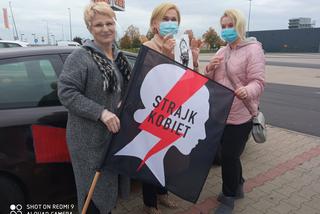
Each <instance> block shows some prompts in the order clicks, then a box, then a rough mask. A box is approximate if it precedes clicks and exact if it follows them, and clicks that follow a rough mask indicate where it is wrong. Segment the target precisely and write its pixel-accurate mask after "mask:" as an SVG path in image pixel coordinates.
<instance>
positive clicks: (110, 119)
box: [100, 109, 120, 133]
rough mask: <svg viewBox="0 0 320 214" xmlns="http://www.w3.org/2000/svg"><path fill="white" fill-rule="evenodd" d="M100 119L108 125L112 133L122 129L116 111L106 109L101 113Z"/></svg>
mask: <svg viewBox="0 0 320 214" xmlns="http://www.w3.org/2000/svg"><path fill="white" fill-rule="evenodd" d="M100 120H101V121H102V122H103V123H104V124H105V125H106V126H107V128H108V130H109V131H110V132H112V133H117V132H118V131H119V129H120V120H119V118H118V117H117V115H115V114H114V113H112V112H110V111H108V110H107V109H104V110H103V111H102V113H101V117H100Z"/></svg>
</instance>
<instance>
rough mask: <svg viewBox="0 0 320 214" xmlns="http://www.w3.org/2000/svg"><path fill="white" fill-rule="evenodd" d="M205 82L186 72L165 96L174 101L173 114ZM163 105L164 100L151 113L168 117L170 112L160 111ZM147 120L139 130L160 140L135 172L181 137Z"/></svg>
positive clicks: (203, 78) (197, 76)
mask: <svg viewBox="0 0 320 214" xmlns="http://www.w3.org/2000/svg"><path fill="white" fill-rule="evenodd" d="M207 81H208V79H207V78H205V77H202V76H201V75H199V74H196V73H195V72H193V71H191V70H186V72H185V73H184V74H183V76H182V77H181V78H180V80H179V81H178V82H177V83H176V84H175V85H174V86H173V87H172V89H171V90H170V91H169V92H168V94H167V95H166V96H165V98H166V99H167V100H174V101H175V104H176V106H175V107H174V109H173V112H174V111H176V110H177V109H178V108H179V107H180V106H181V105H182V104H183V103H185V102H186V101H187V100H188V99H189V98H190V97H192V96H193V95H194V94H195V93H196V92H197V91H198V90H199V89H200V88H201V87H202V86H204V85H205V84H206V83H207ZM163 103H164V99H162V101H161V102H160V104H159V105H158V106H157V107H156V108H155V109H153V112H156V113H161V114H162V115H163V116H164V119H165V118H167V117H168V116H169V115H170V112H167V111H162V110H161V106H163ZM147 118H148V117H147ZM147 118H146V119H144V121H143V122H142V123H141V124H140V126H139V128H140V129H141V130H144V131H147V132H149V133H151V134H152V135H155V136H157V137H159V138H160V139H161V140H160V141H159V142H158V143H157V144H156V145H154V146H153V147H152V148H151V149H150V150H149V151H148V153H147V154H146V155H145V157H144V159H143V160H142V161H141V163H140V165H139V167H138V169H137V171H139V170H140V169H141V167H142V166H143V165H144V164H145V162H146V161H147V160H148V159H149V158H150V157H151V156H152V155H154V154H156V153H157V152H159V151H161V150H163V149H164V148H166V147H167V146H169V145H171V144H172V143H174V142H175V141H176V140H178V139H179V138H180V137H181V135H177V134H175V133H172V132H171V131H170V130H169V129H163V128H159V127H157V126H156V125H155V124H152V123H148V121H147Z"/></svg>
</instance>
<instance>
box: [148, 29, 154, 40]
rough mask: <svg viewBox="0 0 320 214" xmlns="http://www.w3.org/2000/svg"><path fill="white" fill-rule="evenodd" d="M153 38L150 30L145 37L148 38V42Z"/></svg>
mask: <svg viewBox="0 0 320 214" xmlns="http://www.w3.org/2000/svg"><path fill="white" fill-rule="evenodd" d="M153 36H154V33H152V32H151V31H150V30H149V31H148V33H147V35H146V37H147V38H148V40H151V39H152V38H153Z"/></svg>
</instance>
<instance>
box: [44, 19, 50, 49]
mask: <svg viewBox="0 0 320 214" xmlns="http://www.w3.org/2000/svg"><path fill="white" fill-rule="evenodd" d="M42 21H44V22H45V23H46V25H47V26H46V27H47V42H48V45H50V44H51V42H50V33H49V32H50V31H49V23H48V20H42Z"/></svg>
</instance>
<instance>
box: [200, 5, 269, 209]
mask: <svg viewBox="0 0 320 214" xmlns="http://www.w3.org/2000/svg"><path fill="white" fill-rule="evenodd" d="M220 24H221V28H222V31H221V36H222V38H223V39H224V40H225V41H226V42H227V43H228V44H227V46H226V47H223V48H221V49H220V50H219V51H218V52H217V54H216V55H215V56H214V57H213V58H212V59H211V60H210V62H209V64H208V65H207V66H206V68H205V75H206V76H208V77H209V78H211V79H212V80H215V81H216V82H218V83H221V84H222V85H224V86H226V87H228V88H230V89H232V90H234V93H235V99H234V101H233V104H232V107H231V110H230V114H229V117H228V119H227V125H226V127H225V130H224V133H223V136H222V139H221V153H222V161H221V162H222V163H221V169H222V170H221V171H222V192H221V193H220V194H219V196H218V201H219V202H221V204H220V206H219V207H218V208H217V210H216V211H215V213H232V210H233V207H234V200H235V199H239V198H243V197H244V193H243V183H244V179H243V177H242V166H241V161H240V156H241V154H242V152H243V150H244V148H245V145H246V142H247V140H248V138H249V134H250V131H251V129H252V116H254V115H256V114H257V111H258V105H259V98H260V96H261V94H262V92H263V89H264V81H265V57H264V53H263V49H262V47H261V43H259V42H258V41H256V39H255V38H245V19H244V17H243V15H242V14H241V13H240V12H239V11H238V10H234V9H230V10H226V11H225V12H224V14H223V16H222V17H221V19H220Z"/></svg>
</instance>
